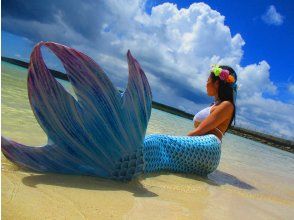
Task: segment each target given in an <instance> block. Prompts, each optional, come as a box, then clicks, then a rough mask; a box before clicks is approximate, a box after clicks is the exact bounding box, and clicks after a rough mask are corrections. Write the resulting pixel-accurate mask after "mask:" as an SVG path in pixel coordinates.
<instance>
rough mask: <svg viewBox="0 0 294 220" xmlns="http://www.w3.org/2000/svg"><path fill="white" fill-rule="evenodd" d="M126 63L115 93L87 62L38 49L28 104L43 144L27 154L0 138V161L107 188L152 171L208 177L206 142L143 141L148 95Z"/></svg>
mask: <svg viewBox="0 0 294 220" xmlns="http://www.w3.org/2000/svg"><path fill="white" fill-rule="evenodd" d="M42 46H46V47H47V48H49V49H50V50H51V51H52V52H53V53H54V54H55V55H56V56H57V57H58V58H59V59H60V60H61V62H62V63H63V65H64V68H65V70H66V73H67V75H68V78H69V81H70V83H71V84H72V86H73V89H74V92H75V94H76V96H77V99H75V98H74V97H73V96H72V95H71V94H69V93H68V92H67V91H66V90H65V89H64V87H63V86H62V85H61V84H60V83H59V82H58V81H57V80H56V79H55V78H54V77H53V76H52V75H51V73H50V71H49V70H48V69H47V67H46V65H45V63H44V60H43V58H42V54H41V47H42ZM127 59H128V67H129V78H128V83H127V88H126V90H125V91H124V92H123V93H120V92H119V91H118V90H117V89H116V88H115V86H114V85H113V84H112V82H111V81H110V80H109V78H108V77H107V75H106V74H105V73H104V71H103V70H102V69H101V68H100V67H99V65H98V64H97V63H96V62H95V61H93V60H92V59H91V58H90V57H88V56H87V55H85V54H83V53H81V52H79V51H77V50H75V49H73V48H70V47H67V46H64V45H61V44H57V43H53V42H40V43H38V44H37V45H36V46H35V47H34V49H33V52H32V54H31V57H30V64H29V69H28V81H27V83H28V97H29V101H30V104H31V107H32V110H33V113H34V115H35V117H36V119H37V121H38V123H39V124H40V126H41V127H42V129H43V130H44V132H45V133H46V134H47V136H48V143H47V144H46V145H45V146H42V147H30V146H25V145H22V144H20V143H16V142H14V141H12V140H9V139H8V138H5V137H1V140H2V143H1V150H2V152H3V154H4V155H5V156H6V157H7V158H8V159H9V160H11V161H12V162H14V163H16V164H18V165H19V166H23V167H27V168H30V169H32V170H35V171H39V172H55V173H66V174H81V175H93V176H100V177H104V178H110V179H115V180H131V179H132V178H134V177H136V176H138V175H140V174H141V173H148V172H156V171H159V170H170V171H174V172H184V173H196V174H199V175H207V174H208V173H210V172H213V171H214V170H215V169H216V168H217V166H218V164H219V161H220V153H221V144H220V143H219V142H218V141H217V138H216V137H215V136H214V135H213V134H209V135H203V136H193V137H190V136H172V135H166V134H151V135H147V136H146V137H145V134H146V129H147V125H148V121H149V119H150V115H151V110H152V93H151V88H150V86H149V83H148V80H147V78H146V76H145V73H144V71H143V70H142V68H141V66H140V64H139V63H138V62H137V60H136V59H135V58H134V57H133V56H132V55H131V53H130V51H128V53H127Z"/></svg>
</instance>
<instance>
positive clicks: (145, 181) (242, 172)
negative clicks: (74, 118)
mask: <svg viewBox="0 0 294 220" xmlns="http://www.w3.org/2000/svg"><path fill="white" fill-rule="evenodd" d="M64 85H65V86H66V83H65V84H64ZM1 104H2V106H1V110H2V121H1V124H2V135H4V136H5V137H8V138H11V139H13V140H15V141H17V142H20V143H23V144H27V145H32V146H41V145H43V144H45V143H46V141H47V139H46V135H45V134H44V132H43V131H42V129H41V128H40V126H39V125H38V123H37V122H36V119H35V117H34V115H33V113H32V111H31V109H30V106H29V102H28V99H27V91H26V75H25V70H21V69H15V68H14V67H13V66H4V69H3V66H2V103H1ZM192 127H193V125H192V123H191V120H188V119H184V118H181V117H178V116H176V115H172V114H169V113H166V112H162V111H159V110H156V109H152V115H151V118H150V121H149V124H148V129H147V134H151V133H164V134H171V135H186V134H187V132H188V131H189V130H190V129H191V128H192ZM175 128H176V129H175ZM1 160H2V161H1V164H2V173H1V176H2V182H1V187H2V188H1V189H2V191H1V193H2V194H1V198H2V219H9V220H10V219H17V220H19V219H169V220H170V219H250V220H251V219H293V217H294V188H293V185H294V154H291V153H289V152H285V151H282V150H279V149H276V148H272V147H270V146H267V145H264V144H261V143H258V142H255V141H252V140H248V139H245V138H242V137H239V136H236V135H233V134H226V135H225V137H224V139H223V144H222V155H221V162H220V165H219V167H218V169H217V170H216V171H215V172H213V173H212V174H210V175H208V177H207V178H200V177H197V176H196V175H184V174H172V173H167V172H161V173H156V174H152V175H142V176H141V177H140V178H139V179H137V180H134V181H132V182H129V183H120V182H114V181H111V180H105V179H101V178H97V177H87V176H73V175H59V174H49V173H47V174H46V173H43V174H40V173H35V172H31V171H28V170H24V169H21V168H19V167H17V166H15V165H14V164H12V163H11V162H9V161H8V160H7V159H6V158H5V157H4V156H3V154H1Z"/></svg>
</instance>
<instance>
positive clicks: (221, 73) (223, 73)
mask: <svg viewBox="0 0 294 220" xmlns="http://www.w3.org/2000/svg"><path fill="white" fill-rule="evenodd" d="M211 72H212V73H213V74H214V75H215V76H218V77H219V78H220V79H221V80H223V81H225V82H227V83H229V84H233V83H234V82H235V77H234V76H232V75H230V72H229V71H228V70H226V69H222V68H220V67H219V66H218V65H213V67H212V70H211Z"/></svg>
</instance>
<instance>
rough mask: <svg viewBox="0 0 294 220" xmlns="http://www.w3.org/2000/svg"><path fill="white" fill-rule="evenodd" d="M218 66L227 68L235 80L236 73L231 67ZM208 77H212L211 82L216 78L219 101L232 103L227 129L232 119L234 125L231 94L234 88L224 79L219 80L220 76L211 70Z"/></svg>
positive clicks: (234, 113)
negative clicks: (231, 112) (231, 113)
mask: <svg viewBox="0 0 294 220" xmlns="http://www.w3.org/2000/svg"><path fill="white" fill-rule="evenodd" d="M219 67H220V68H222V69H226V70H228V71H229V72H230V75H232V76H233V77H234V78H235V82H236V81H237V74H236V72H235V71H234V69H233V68H232V67H230V66H219ZM210 77H211V78H212V82H215V81H217V80H218V81H219V89H218V97H219V99H220V101H221V102H222V101H230V102H231V103H232V104H233V105H234V111H233V116H232V118H231V121H230V124H229V126H228V128H227V130H228V129H229V128H230V127H231V125H232V122H233V121H234V125H235V116H236V106H235V101H234V95H233V93H234V89H233V87H232V85H230V84H229V83H227V82H225V81H224V80H220V78H219V77H218V76H215V75H214V73H213V72H211V73H210ZM227 130H226V131H227ZM226 131H225V132H226Z"/></svg>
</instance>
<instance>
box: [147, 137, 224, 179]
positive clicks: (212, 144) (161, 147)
mask: <svg viewBox="0 0 294 220" xmlns="http://www.w3.org/2000/svg"><path fill="white" fill-rule="evenodd" d="M143 152H144V153H143V154H144V160H145V163H146V166H145V169H144V172H146V173H149V172H155V171H160V170H169V171H174V172H182V173H196V174H198V175H203V176H205V175H207V174H209V173H211V172H213V171H214V170H215V169H216V168H217V166H218V164H219V161H220V156H221V144H220V143H219V142H218V140H217V139H216V137H215V136H214V135H213V134H208V135H203V136H193V137H188V136H172V135H166V134H152V135H148V136H147V137H145V141H144V149H143Z"/></svg>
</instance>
